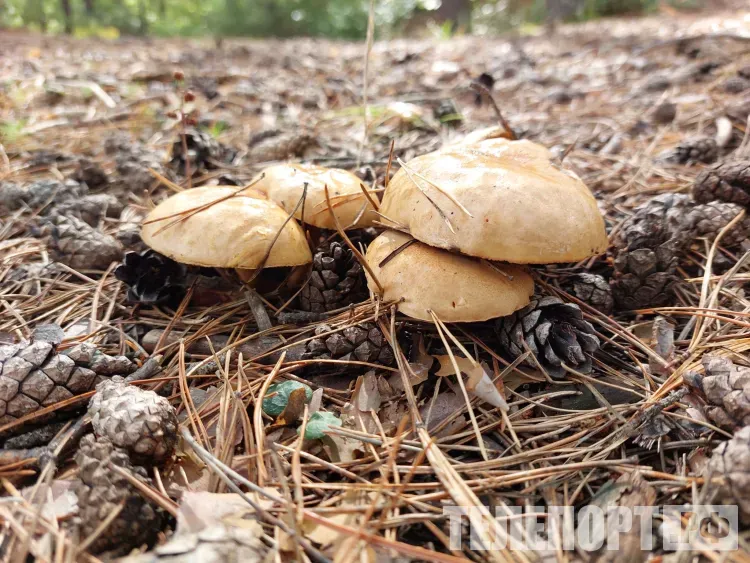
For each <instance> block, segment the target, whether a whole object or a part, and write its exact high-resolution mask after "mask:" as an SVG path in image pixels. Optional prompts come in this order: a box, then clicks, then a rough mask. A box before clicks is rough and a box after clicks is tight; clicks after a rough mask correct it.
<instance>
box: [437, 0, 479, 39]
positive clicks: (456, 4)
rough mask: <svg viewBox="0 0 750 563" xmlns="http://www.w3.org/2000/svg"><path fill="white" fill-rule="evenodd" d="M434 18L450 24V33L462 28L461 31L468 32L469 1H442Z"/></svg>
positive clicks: (469, 21) (469, 19) (469, 28)
mask: <svg viewBox="0 0 750 563" xmlns="http://www.w3.org/2000/svg"><path fill="white" fill-rule="evenodd" d="M435 16H436V19H438V21H444V22H445V21H449V22H451V28H452V29H451V31H456V30H458V29H459V28H463V31H465V32H470V31H471V0H442V2H441V3H440V7H439V8H438V9H437V10H435Z"/></svg>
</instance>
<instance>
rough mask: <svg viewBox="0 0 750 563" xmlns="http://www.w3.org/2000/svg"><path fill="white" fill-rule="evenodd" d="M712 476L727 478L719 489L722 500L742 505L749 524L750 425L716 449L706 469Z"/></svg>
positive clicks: (742, 513)
mask: <svg viewBox="0 0 750 563" xmlns="http://www.w3.org/2000/svg"><path fill="white" fill-rule="evenodd" d="M709 475H711V477H712V478H716V477H723V478H724V483H723V484H722V485H721V486H719V488H718V490H717V495H718V497H719V500H720V501H723V502H726V503H727V504H736V505H739V508H740V516H741V518H742V520H743V522H748V521H750V426H745V427H744V428H742V429H741V430H739V431H738V432H737V433H736V434H735V435H734V437H733V438H732V439H731V440H729V441H727V442H722V443H721V444H719V445H718V446H717V447H716V448H715V449H714V451H713V453H712V454H711V459H710V460H709V462H708V465H707V467H706V477H708V476H709Z"/></svg>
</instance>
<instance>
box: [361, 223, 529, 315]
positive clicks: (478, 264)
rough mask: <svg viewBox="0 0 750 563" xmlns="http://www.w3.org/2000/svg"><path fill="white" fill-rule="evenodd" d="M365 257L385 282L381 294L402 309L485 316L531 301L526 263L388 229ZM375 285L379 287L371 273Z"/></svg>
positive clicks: (510, 310)
mask: <svg viewBox="0 0 750 563" xmlns="http://www.w3.org/2000/svg"><path fill="white" fill-rule="evenodd" d="M365 258H366V260H367V263H368V264H369V265H370V268H372V270H373V271H374V272H375V275H376V276H377V277H378V280H379V281H380V283H381V285H382V286H383V299H384V300H386V301H395V302H398V309H399V311H401V312H402V313H404V314H406V315H409V316H410V317H413V318H415V319H420V320H427V321H429V320H432V316H431V315H430V313H429V311H433V312H434V313H435V314H436V315H437V316H438V317H439V318H441V319H442V320H444V321H446V322H473V321H484V320H487V319H492V318H495V317H502V316H505V315H510V314H511V313H513V312H514V311H517V310H518V309H521V308H522V307H524V306H525V305H527V304H528V303H529V298H530V297H531V295H532V294H533V293H534V281H533V280H532V279H531V276H530V275H529V274H528V272H526V270H525V269H524V268H523V267H520V266H516V265H513V264H500V265H495V264H490V263H489V262H487V261H486V260H477V259H476V258H471V257H468V256H462V255H460V254H455V253H453V252H446V251H445V250H440V249H439V248H434V247H432V246H428V245H426V244H422V243H420V242H416V241H414V239H412V238H411V237H409V236H408V235H405V234H403V233H399V232H398V231H386V232H384V233H383V234H382V235H380V236H379V237H378V238H376V239H375V240H374V241H373V242H372V243H370V246H369V247H368V248H367V255H366V257H365ZM367 283H368V285H369V286H370V289H371V290H372V291H377V288H376V286H375V284H374V282H373V280H372V279H371V277H370V276H369V274H368V276H367Z"/></svg>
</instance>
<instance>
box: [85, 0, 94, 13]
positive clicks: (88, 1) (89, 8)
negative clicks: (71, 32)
mask: <svg viewBox="0 0 750 563" xmlns="http://www.w3.org/2000/svg"><path fill="white" fill-rule="evenodd" d="M83 6H84V7H85V9H86V15H87V16H89V17H93V16H94V11H95V10H94V0H83Z"/></svg>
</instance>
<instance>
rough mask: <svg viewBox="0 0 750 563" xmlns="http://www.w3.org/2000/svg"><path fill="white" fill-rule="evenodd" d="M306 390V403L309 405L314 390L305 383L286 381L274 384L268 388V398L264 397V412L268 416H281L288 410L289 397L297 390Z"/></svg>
mask: <svg viewBox="0 0 750 563" xmlns="http://www.w3.org/2000/svg"><path fill="white" fill-rule="evenodd" d="M300 388H302V389H304V390H305V402H306V403H309V402H310V400H311V399H312V389H310V387H309V386H308V385H305V384H304V383H299V382H298V381H284V382H282V383H274V384H273V385H271V386H270V387H269V388H268V392H267V393H266V396H265V397H263V412H264V413H266V414H267V415H268V416H279V415H280V414H281V413H282V412H284V409H285V408H286V405H287V403H288V402H289V395H290V394H291V393H292V391H294V390H295V389H300Z"/></svg>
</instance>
